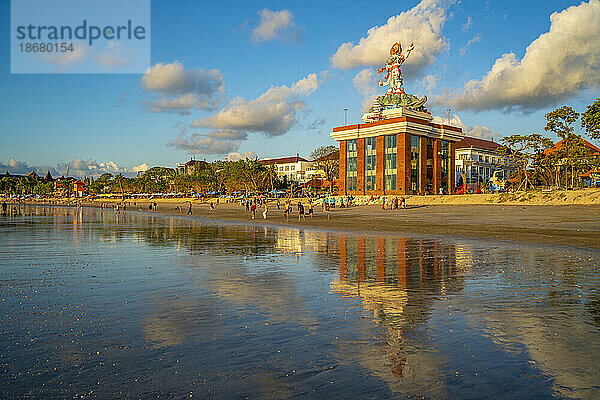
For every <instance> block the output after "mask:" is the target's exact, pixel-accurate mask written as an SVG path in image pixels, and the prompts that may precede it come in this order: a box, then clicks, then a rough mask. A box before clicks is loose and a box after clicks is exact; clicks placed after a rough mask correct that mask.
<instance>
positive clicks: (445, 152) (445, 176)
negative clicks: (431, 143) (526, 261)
mask: <svg viewBox="0 0 600 400" xmlns="http://www.w3.org/2000/svg"><path fill="white" fill-rule="evenodd" d="M440 147H441V153H442V165H441V170H442V171H441V175H442V181H441V182H440V184H441V187H442V188H444V191H446V192H448V193H450V191H451V187H450V176H449V173H450V142H448V141H447V140H442V142H441V146H440ZM456 170H457V171H459V170H460V167H457V168H456Z"/></svg>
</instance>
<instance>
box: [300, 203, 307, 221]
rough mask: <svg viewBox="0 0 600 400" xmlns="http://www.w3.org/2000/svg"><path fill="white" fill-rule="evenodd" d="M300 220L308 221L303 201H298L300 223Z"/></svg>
mask: <svg viewBox="0 0 600 400" xmlns="http://www.w3.org/2000/svg"><path fill="white" fill-rule="evenodd" d="M300 219H303V220H304V221H306V216H305V215H304V205H303V204H302V202H301V201H298V221H300Z"/></svg>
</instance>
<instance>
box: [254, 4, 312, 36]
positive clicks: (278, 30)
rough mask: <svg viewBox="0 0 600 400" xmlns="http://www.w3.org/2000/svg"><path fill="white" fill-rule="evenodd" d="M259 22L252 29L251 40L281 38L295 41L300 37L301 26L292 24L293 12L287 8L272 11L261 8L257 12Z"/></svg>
mask: <svg viewBox="0 0 600 400" xmlns="http://www.w3.org/2000/svg"><path fill="white" fill-rule="evenodd" d="M258 15H259V16H260V23H259V24H258V26H257V27H256V28H254V29H253V30H252V40H253V41H255V42H266V41H269V40H275V39H278V40H281V41H284V42H288V41H289V42H297V41H299V39H300V32H301V29H302V28H301V27H299V26H297V25H296V24H294V14H293V13H292V12H291V11H289V10H281V11H272V10H268V9H266V8H265V9H263V10H260V11H259V12H258Z"/></svg>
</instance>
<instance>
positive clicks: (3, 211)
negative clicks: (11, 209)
mask: <svg viewBox="0 0 600 400" xmlns="http://www.w3.org/2000/svg"><path fill="white" fill-rule="evenodd" d="M6 210H8V204H6V201H3V202H2V214H4V215H6Z"/></svg>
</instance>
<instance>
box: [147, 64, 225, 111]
mask: <svg viewBox="0 0 600 400" xmlns="http://www.w3.org/2000/svg"><path fill="white" fill-rule="evenodd" d="M141 85H142V87H143V88H144V89H145V90H147V91H149V92H155V93H157V97H155V98H154V99H153V100H152V101H150V102H144V103H143V104H144V106H146V108H147V109H148V111H150V112H168V113H178V114H182V115H187V114H189V113H190V110H191V109H199V110H214V109H215V108H217V106H218V104H219V102H220V101H221V96H222V94H223V93H224V92H225V86H224V84H223V76H222V75H221V72H220V71H219V70H217V69H211V70H204V69H202V68H197V69H189V70H185V69H184V67H183V64H181V63H180V62H178V61H175V62H173V63H171V64H162V63H159V64H156V65H153V66H152V67H150V68H148V69H147V70H146V72H145V73H144V76H142V80H141Z"/></svg>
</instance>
